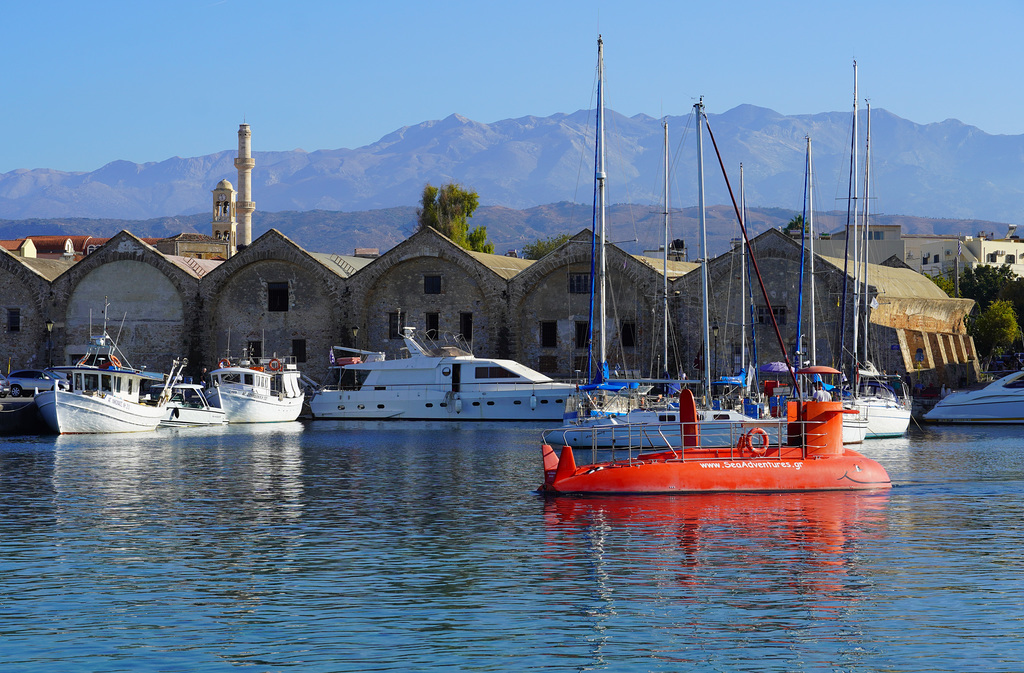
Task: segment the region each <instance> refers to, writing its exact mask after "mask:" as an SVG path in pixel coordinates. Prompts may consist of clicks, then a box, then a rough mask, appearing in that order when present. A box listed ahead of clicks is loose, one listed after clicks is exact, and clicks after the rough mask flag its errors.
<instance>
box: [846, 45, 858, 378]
mask: <svg viewBox="0 0 1024 673" xmlns="http://www.w3.org/2000/svg"><path fill="white" fill-rule="evenodd" d="M850 171H851V172H850V176H851V180H852V183H851V184H850V194H851V196H852V197H853V202H852V204H851V205H852V207H853V230H852V231H850V230H849V229H848V230H847V232H846V237H847V238H848V239H849V240H850V243H851V244H852V245H853V372H852V376H851V378H850V385H852V386H856V383H857V363H858V362H860V357H859V354H858V349H859V346H860V344H859V343H858V335H859V331H860V330H859V329H858V326H859V324H860V318H859V316H860V268H859V267H860V264H859V262H860V255H859V254H857V231H858V230H857V62H856V61H854V62H853V152H852V153H851V155H850Z"/></svg>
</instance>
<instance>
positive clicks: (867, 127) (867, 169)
mask: <svg viewBox="0 0 1024 673" xmlns="http://www.w3.org/2000/svg"><path fill="white" fill-rule="evenodd" d="M864 105H865V111H864V115H865V118H864V245H863V249H864V349H863V350H862V351H861V352H862V353H863V357H864V363H865V364H867V361H868V319H869V317H870V313H871V306H870V305H869V302H868V240H869V239H870V238H871V235H870V234H869V233H868V194H869V191H868V190H869V189H870V188H869V186H868V182H869V181H870V179H871V103H868V102H867V101H865V102H864Z"/></svg>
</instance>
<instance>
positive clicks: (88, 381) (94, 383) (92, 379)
mask: <svg viewBox="0 0 1024 673" xmlns="http://www.w3.org/2000/svg"><path fill="white" fill-rule="evenodd" d="M84 381H85V386H84V390H98V389H99V387H100V376H99V374H86V375H85V379H84Z"/></svg>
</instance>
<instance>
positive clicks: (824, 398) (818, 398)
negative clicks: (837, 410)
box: [811, 381, 832, 402]
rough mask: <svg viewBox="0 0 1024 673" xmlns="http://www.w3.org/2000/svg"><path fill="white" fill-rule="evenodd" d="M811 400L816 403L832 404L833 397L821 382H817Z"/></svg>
mask: <svg viewBox="0 0 1024 673" xmlns="http://www.w3.org/2000/svg"><path fill="white" fill-rule="evenodd" d="M811 399H813V400H814V401H815V402H831V401H832V395H831V394H829V392H828V391H827V390H825V386H824V385H823V384H822V382H821V381H815V382H814V394H813V395H811Z"/></svg>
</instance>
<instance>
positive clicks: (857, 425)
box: [843, 413, 868, 444]
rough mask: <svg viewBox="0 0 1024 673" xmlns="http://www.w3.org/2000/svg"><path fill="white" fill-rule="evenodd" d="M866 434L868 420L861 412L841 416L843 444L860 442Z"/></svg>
mask: <svg viewBox="0 0 1024 673" xmlns="http://www.w3.org/2000/svg"><path fill="white" fill-rule="evenodd" d="M867 436H868V421H867V419H866V418H864V416H863V415H862V414H859V413H858V414H857V415H852V414H850V415H847V416H844V417H843V444H860V443H861V442H863V441H864V440H865V439H866V438H867Z"/></svg>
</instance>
